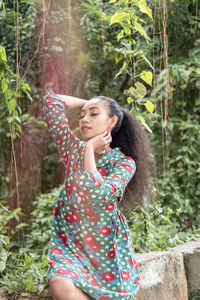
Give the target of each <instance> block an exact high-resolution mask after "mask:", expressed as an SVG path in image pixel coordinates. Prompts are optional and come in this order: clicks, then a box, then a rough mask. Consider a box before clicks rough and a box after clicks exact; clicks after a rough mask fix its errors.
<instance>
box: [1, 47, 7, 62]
mask: <svg viewBox="0 0 200 300" xmlns="http://www.w3.org/2000/svg"><path fill="white" fill-rule="evenodd" d="M0 59H1V60H3V61H7V57H6V50H5V48H4V47H3V46H1V45H0Z"/></svg>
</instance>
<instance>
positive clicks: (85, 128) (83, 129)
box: [81, 126, 91, 132]
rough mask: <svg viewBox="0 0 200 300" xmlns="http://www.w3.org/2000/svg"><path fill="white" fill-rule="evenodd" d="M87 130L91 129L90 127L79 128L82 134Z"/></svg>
mask: <svg viewBox="0 0 200 300" xmlns="http://www.w3.org/2000/svg"><path fill="white" fill-rule="evenodd" d="M89 129H91V128H90V127H87V126H83V127H81V130H82V131H83V132H84V131H87V130H89Z"/></svg>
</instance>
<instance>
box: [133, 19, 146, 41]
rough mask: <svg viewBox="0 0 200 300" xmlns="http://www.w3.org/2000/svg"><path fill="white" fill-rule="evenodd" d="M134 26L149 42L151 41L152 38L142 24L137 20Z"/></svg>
mask: <svg viewBox="0 0 200 300" xmlns="http://www.w3.org/2000/svg"><path fill="white" fill-rule="evenodd" d="M134 27H135V30H136V31H138V32H139V33H140V34H141V36H143V37H144V38H145V40H146V41H147V43H149V41H150V38H149V37H148V35H147V34H146V32H145V30H144V28H143V27H142V25H140V24H139V23H138V22H137V21H135V23H134Z"/></svg>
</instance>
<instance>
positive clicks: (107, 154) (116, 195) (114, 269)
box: [43, 91, 150, 300]
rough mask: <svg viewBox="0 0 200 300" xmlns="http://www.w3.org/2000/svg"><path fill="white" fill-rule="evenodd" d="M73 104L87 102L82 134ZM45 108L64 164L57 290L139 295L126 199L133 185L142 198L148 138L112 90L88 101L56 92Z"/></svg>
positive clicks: (56, 223) (66, 299)
mask: <svg viewBox="0 0 200 300" xmlns="http://www.w3.org/2000/svg"><path fill="white" fill-rule="evenodd" d="M71 108H81V116H80V121H79V125H80V130H81V134H82V137H83V141H81V140H79V139H78V138H77V137H76V136H75V135H74V133H73V132H72V131H71V130H70V128H69V125H68V120H67V118H66V116H65V111H66V110H67V109H71ZM43 111H44V117H45V120H46V122H47V126H48V128H49V130H50V132H51V134H52V137H53V139H54V141H55V142H56V144H57V146H58V149H59V152H60V154H61V156H62V158H63V160H64V163H65V180H64V185H63V188H62V190H61V192H60V195H59V197H58V199H57V203H56V205H55V208H54V213H53V214H54V216H53V226H52V235H51V242H50V247H49V251H48V261H49V269H48V275H47V278H48V280H49V286H50V290H51V293H52V296H53V297H54V299H56V300H86V299H98V300H107V299H113V300H118V299H125V300H133V299H134V298H135V296H136V293H137V291H138V289H139V280H140V277H139V276H140V275H139V270H138V265H137V262H136V259H135V253H134V247H133V243H132V239H131V237H130V231H129V227H128V224H127V220H126V217H125V216H124V215H123V213H122V212H121V211H120V209H119V203H120V202H121V201H122V198H123V196H124V192H125V188H126V187H127V185H128V184H129V185H128V187H127V191H128V189H130V190H132V195H131V197H132V198H135V199H136V202H137V203H138V199H139V198H140V199H141V197H142V195H143V194H144V189H145V187H146V186H147V182H148V176H147V167H146V166H147V156H148V151H149V150H150V148H149V142H148V138H147V136H146V134H145V132H144V131H143V130H142V128H141V127H140V124H139V122H138V121H137V119H136V118H135V117H134V116H133V115H132V114H130V113H129V112H128V111H127V110H125V109H122V108H120V106H119V105H118V103H117V102H116V101H115V100H113V99H111V98H108V97H104V96H99V97H94V98H92V99H91V100H89V101H86V100H83V99H79V98H75V97H71V96H64V95H58V94H55V93H54V92H53V91H50V92H49V93H48V94H47V95H46V96H45V97H44V102H43ZM129 201H130V200H129Z"/></svg>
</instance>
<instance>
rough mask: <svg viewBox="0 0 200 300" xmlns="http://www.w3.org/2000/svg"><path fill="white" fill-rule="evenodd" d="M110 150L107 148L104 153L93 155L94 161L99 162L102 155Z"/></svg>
mask: <svg viewBox="0 0 200 300" xmlns="http://www.w3.org/2000/svg"><path fill="white" fill-rule="evenodd" d="M111 150H112V148H111V147H110V146H109V147H108V148H106V152H105V153H103V154H95V161H97V160H99V159H100V158H101V157H102V156H103V155H105V154H106V153H108V152H110V151H111Z"/></svg>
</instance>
